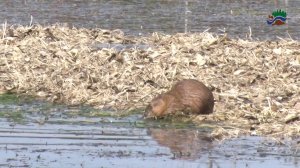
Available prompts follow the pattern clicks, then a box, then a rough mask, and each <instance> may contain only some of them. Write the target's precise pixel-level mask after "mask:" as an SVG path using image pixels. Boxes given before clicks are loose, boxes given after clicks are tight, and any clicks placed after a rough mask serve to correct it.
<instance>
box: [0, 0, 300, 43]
mask: <svg viewBox="0 0 300 168" xmlns="http://www.w3.org/2000/svg"><path fill="white" fill-rule="evenodd" d="M299 6H300V1H298V0H259V1H258V0H247V1H245V0H201V1H197V0H172V1H171V0H155V1H149V0H139V1H135V0H130V1H123V0H94V1H84V0H77V1H66V0H52V1H44V0H41V1H37V0H3V1H1V2H0V8H1V9H3V10H1V11H0V19H1V20H2V22H3V23H4V22H5V20H6V21H7V22H8V24H22V25H30V24H31V23H39V24H43V25H49V24H53V23H57V22H58V23H66V24H68V25H70V26H76V27H88V28H94V27H100V28H105V29H122V30H123V31H125V32H126V33H129V34H134V35H138V34H140V35H147V34H149V33H152V32H157V31H159V32H164V33H178V32H185V31H186V32H203V31H205V30H207V29H209V31H211V32H216V33H221V34H222V33H224V32H227V33H228V34H229V35H230V36H232V37H240V38H246V37H251V38H252V39H273V40H274V39H278V38H277V37H281V38H292V39H300V31H299V29H298V27H299V26H300V8H299ZM276 9H283V10H285V11H286V12H287V18H288V19H287V24H285V25H283V26H269V25H267V23H266V20H267V18H268V16H269V15H271V13H272V11H274V10H276ZM31 16H32V19H33V20H32V21H31ZM250 34H251V35H250Z"/></svg>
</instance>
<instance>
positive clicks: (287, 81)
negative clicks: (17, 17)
mask: <svg viewBox="0 0 300 168" xmlns="http://www.w3.org/2000/svg"><path fill="white" fill-rule="evenodd" d="M0 35H1V39H0V43H1V45H0V51H1V52H0V72H1V73H0V90H2V92H6V91H10V92H16V93H26V94H30V95H36V96H38V97H43V98H45V99H47V100H50V101H56V102H64V103H67V104H88V105H92V106H95V107H97V108H104V109H117V110H129V109H132V108H143V107H145V106H146V104H147V103H148V102H149V101H150V100H151V99H152V98H153V97H154V96H155V95H156V94H158V93H161V92H163V91H166V90H168V89H169V88H170V87H171V86H172V85H173V84H174V82H176V81H178V80H180V79H183V78H196V79H198V80H201V81H203V82H204V83H205V84H206V85H207V86H209V87H210V88H211V89H213V93H214V95H215V99H216V108H215V113H214V114H213V115H208V116H198V117H195V118H194V121H195V122H201V121H203V120H208V121H219V122H224V123H227V125H228V124H230V126H232V127H233V128H236V129H233V131H232V132H231V133H230V132H228V131H224V130H223V129H222V128H221V127H220V128H219V129H216V131H215V132H214V134H215V135H216V136H218V135H224V133H226V134H234V135H238V134H241V133H252V134H258V135H265V134H269V135H280V136H282V135H288V136H289V137H297V136H299V133H300V126H299V125H300V111H299V110H300V96H299V95H300V43H299V42H298V41H293V40H279V41H277V42H271V41H245V40H241V39H228V38H227V37H226V36H217V35H213V34H211V33H207V32H204V33H193V34H176V35H163V34H159V33H154V34H153V35H152V36H149V37H130V36H126V35H124V34H123V33H122V32H121V31H119V30H114V31H109V30H102V29H76V28H68V27H64V26H59V25H53V26H49V27H42V26H39V25H36V26H32V27H21V26H19V27H11V28H4V29H3V30H2V31H0Z"/></svg>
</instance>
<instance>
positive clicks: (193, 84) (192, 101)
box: [145, 79, 214, 117]
mask: <svg viewBox="0 0 300 168" xmlns="http://www.w3.org/2000/svg"><path fill="white" fill-rule="evenodd" d="M213 107H214V97H213V94H212V92H211V91H210V90H209V89H208V88H207V87H206V86H205V85H204V84H203V83H202V82H199V81H197V80H194V79H184V80H181V81H179V82H178V83H176V84H175V85H174V86H173V87H172V88H171V90H170V91H168V92H166V93H163V94H160V95H159V96H157V97H156V98H154V99H153V100H152V101H151V103H150V104H149V105H148V107H147V108H146V113H145V116H146V117H161V116H164V115H166V114H171V113H176V112H183V113H193V114H209V113H212V112H213Z"/></svg>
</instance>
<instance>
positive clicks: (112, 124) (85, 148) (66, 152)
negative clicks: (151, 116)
mask: <svg viewBox="0 0 300 168" xmlns="http://www.w3.org/2000/svg"><path fill="white" fill-rule="evenodd" d="M0 100H1V103H0V116H1V117H0V167H72V168H75V167H128V168H129V167H130V168H132V167H149V168H152V167H165V168H169V167H170V168H173V167H180V168H181V167H189V168H192V167H207V168H218V167H222V168H224V167H225V168H226V167H228V168H235V167H236V168H240V167H255V168H257V167H273V168H276V167H278V168H279V167H280V168H285V167H289V168H298V167H299V166H300V165H299V164H300V163H299V162H300V152H299V151H297V148H295V147H294V146H293V145H295V144H293V143H287V144H285V145H281V146H280V145H276V144H275V142H274V141H271V140H267V139H264V138H261V137H243V138H239V139H233V140H230V141H225V142H224V143H218V142H215V141H214V142H212V141H211V140H210V138H208V136H207V135H208V133H209V132H210V131H211V127H210V125H208V124H203V125H202V126H200V127H195V126H194V125H192V124H191V123H180V122H177V123H172V122H170V121H151V120H150V121H145V120H143V119H141V115H140V114H133V115H129V116H124V117H113V116H114V114H115V113H114V112H99V111H96V110H94V109H91V108H88V107H66V106H63V105H51V104H48V103H44V102H40V101H36V100H21V101H20V100H17V99H15V97H14V96H10V97H9V96H8V97H6V99H3V97H2V98H0ZM295 143H296V142H295Z"/></svg>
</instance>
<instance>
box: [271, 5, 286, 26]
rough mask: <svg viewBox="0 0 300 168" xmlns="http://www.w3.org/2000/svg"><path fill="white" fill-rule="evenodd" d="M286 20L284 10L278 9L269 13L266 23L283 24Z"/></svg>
mask: <svg viewBox="0 0 300 168" xmlns="http://www.w3.org/2000/svg"><path fill="white" fill-rule="evenodd" d="M285 21H286V12H285V11H283V10H281V9H278V10H277V11H274V12H272V15H269V18H268V20H267V23H268V25H272V26H273V25H283V24H285Z"/></svg>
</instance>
